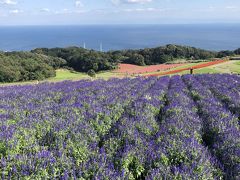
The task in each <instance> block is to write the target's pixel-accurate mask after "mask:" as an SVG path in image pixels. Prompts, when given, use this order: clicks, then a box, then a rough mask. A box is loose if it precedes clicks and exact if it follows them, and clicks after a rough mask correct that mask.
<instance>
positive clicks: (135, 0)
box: [111, 0, 153, 5]
mask: <svg viewBox="0 0 240 180" xmlns="http://www.w3.org/2000/svg"><path fill="white" fill-rule="evenodd" d="M111 1H112V3H113V4H115V5H118V4H120V3H125V4H145V3H150V2H152V1H153V0H111Z"/></svg>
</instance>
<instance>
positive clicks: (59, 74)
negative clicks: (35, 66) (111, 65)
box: [48, 69, 120, 81]
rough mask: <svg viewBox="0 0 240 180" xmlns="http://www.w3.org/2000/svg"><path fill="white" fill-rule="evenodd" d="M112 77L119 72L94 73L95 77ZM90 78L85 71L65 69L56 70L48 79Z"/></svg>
mask: <svg viewBox="0 0 240 180" xmlns="http://www.w3.org/2000/svg"><path fill="white" fill-rule="evenodd" d="M112 77H120V75H119V74H117V73H113V72H110V71H105V72H99V73H97V74H96V78H101V79H109V78H112ZM80 79H91V77H89V76H88V75H87V74H86V73H79V72H73V71H69V70H66V69H59V70H56V77H53V78H49V79H48V80H49V81H63V80H80Z"/></svg>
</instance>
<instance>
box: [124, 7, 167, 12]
mask: <svg viewBox="0 0 240 180" xmlns="http://www.w3.org/2000/svg"><path fill="white" fill-rule="evenodd" d="M123 11H125V12H155V11H158V12H162V11H165V9H156V8H135V9H124V10H123Z"/></svg>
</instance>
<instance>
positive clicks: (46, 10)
mask: <svg viewBox="0 0 240 180" xmlns="http://www.w3.org/2000/svg"><path fill="white" fill-rule="evenodd" d="M40 11H41V12H50V9H48V8H42V9H40Z"/></svg>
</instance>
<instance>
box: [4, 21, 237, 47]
mask: <svg viewBox="0 0 240 180" xmlns="http://www.w3.org/2000/svg"><path fill="white" fill-rule="evenodd" d="M0 39H1V41H0V50H1V51H29V50H32V49H35V48H55V47H69V46H78V47H83V46H84V44H85V46H86V48H87V49H94V50H100V44H102V46H103V50H104V51H110V50H123V49H142V48H152V47H158V46H162V45H166V44H178V45H186V46H193V47H196V48H202V49H206V50H214V51H220V50H234V49H237V48H239V47H240V44H239V42H240V23H214V24H208V23H199V24H197V23H196V24H191V23H186V24H104V25H103V24H101V25H100V24H84V25H21V26H17V25H16V26H0Z"/></svg>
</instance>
